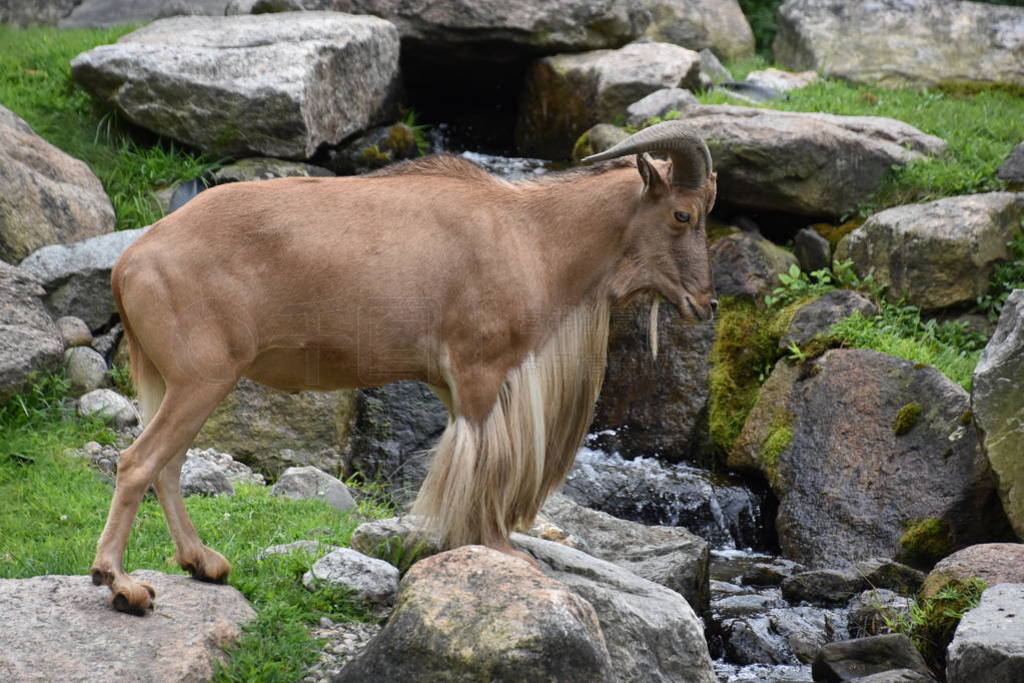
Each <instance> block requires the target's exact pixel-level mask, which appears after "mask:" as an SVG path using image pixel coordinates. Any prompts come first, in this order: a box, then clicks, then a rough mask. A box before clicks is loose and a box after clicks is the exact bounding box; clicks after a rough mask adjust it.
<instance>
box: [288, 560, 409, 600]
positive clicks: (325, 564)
mask: <svg viewBox="0 0 1024 683" xmlns="http://www.w3.org/2000/svg"><path fill="white" fill-rule="evenodd" d="M302 584H303V585H304V586H305V587H306V588H308V589H310V590H316V589H318V588H321V587H323V586H325V585H329V586H338V587H341V588H347V589H348V590H350V591H351V593H352V596H353V597H354V598H356V599H358V600H366V601H368V602H374V603H377V604H380V605H390V604H393V603H394V601H395V593H397V592H398V569H396V568H395V567H393V566H391V565H390V564H388V563H387V562H385V561H384V560H378V559H376V558H374V557H367V556H366V555H364V554H362V553H361V552H358V551H356V550H352V549H351V548H338V549H337V550H332V551H331V552H329V553H327V554H326V555H324V556H323V557H321V558H320V559H319V560H317V561H316V562H315V563H314V564H313V567H312V568H311V569H310V570H309V571H308V572H306V573H305V574H303V576H302Z"/></svg>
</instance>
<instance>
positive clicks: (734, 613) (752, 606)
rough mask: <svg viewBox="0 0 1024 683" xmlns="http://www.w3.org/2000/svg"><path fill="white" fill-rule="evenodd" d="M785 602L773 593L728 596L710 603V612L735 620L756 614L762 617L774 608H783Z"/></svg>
mask: <svg viewBox="0 0 1024 683" xmlns="http://www.w3.org/2000/svg"><path fill="white" fill-rule="evenodd" d="M785 606H786V601H785V600H783V599H782V598H781V597H780V596H779V595H777V594H776V593H774V592H769V593H751V594H746V595H730V596H727V597H724V598H720V599H718V600H715V601H714V602H713V603H711V610H712V612H713V613H714V614H715V615H716V618H718V617H724V618H727V619H735V618H737V617H745V616H748V615H752V614H756V615H762V614H764V613H765V612H767V611H768V610H770V609H772V608H775V607H785Z"/></svg>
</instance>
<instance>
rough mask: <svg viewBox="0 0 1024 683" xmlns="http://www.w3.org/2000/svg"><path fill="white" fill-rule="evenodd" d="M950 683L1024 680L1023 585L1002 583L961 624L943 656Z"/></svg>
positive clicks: (985, 596)
mask: <svg viewBox="0 0 1024 683" xmlns="http://www.w3.org/2000/svg"><path fill="white" fill-rule="evenodd" d="M946 662H947V663H946V676H947V680H948V681H949V683H975V682H976V681H985V683H1014V682H1015V681H1021V680H1024V583H1002V584H999V585H995V586H992V587H991V588H989V589H988V590H986V591H985V592H984V593H982V594H981V603H980V604H979V605H978V606H977V607H975V608H974V609H972V610H969V611H968V612H967V613H966V614H965V615H964V617H963V619H961V620H960V623H959V624H958V625H957V627H956V633H955V634H954V636H953V642H952V643H950V644H949V649H948V651H947V655H946Z"/></svg>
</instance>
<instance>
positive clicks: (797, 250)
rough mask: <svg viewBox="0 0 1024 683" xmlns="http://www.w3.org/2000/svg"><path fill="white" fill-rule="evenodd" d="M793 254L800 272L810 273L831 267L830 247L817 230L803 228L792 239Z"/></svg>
mask: <svg viewBox="0 0 1024 683" xmlns="http://www.w3.org/2000/svg"><path fill="white" fill-rule="evenodd" d="M793 253H794V254H795V255H796V261H797V263H799V264H800V270H802V271H804V272H805V273H811V272H814V271H816V270H820V269H822V268H828V267H829V266H831V265H832V246H831V245H830V244H829V243H828V240H827V239H825V238H824V237H822V236H821V235H820V234H818V231H817V230H812V229H811V228H803V229H802V230H801V231H800V232H798V233H797V234H796V236H795V237H794V238H793Z"/></svg>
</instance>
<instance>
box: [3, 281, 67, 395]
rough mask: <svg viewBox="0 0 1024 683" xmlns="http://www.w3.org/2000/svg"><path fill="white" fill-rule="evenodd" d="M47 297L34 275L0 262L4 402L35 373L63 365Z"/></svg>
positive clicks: (61, 348) (60, 343) (60, 341)
mask: <svg viewBox="0 0 1024 683" xmlns="http://www.w3.org/2000/svg"><path fill="white" fill-rule="evenodd" d="M44 293H45V292H44V290H43V287H42V285H40V284H39V280H37V279H36V278H35V277H34V276H32V275H31V274H30V273H28V272H26V271H24V270H22V269H21V268H18V267H16V266H12V265H9V264H7V263H4V262H2V261H0V402H3V401H5V400H6V399H8V398H10V396H11V395H13V394H16V393H17V392H18V391H20V390H21V389H23V388H25V386H26V385H27V384H28V381H29V377H30V376H31V374H32V373H33V372H47V371H50V370H54V369H56V368H57V366H59V365H60V363H61V359H62V358H63V355H62V354H63V352H64V342H63V341H62V340H61V336H60V331H59V330H58V329H57V326H56V325H55V324H54V322H53V319H52V318H50V316H49V315H48V314H47V312H46V308H45V307H44V306H43V301H42V297H43V294H44Z"/></svg>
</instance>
